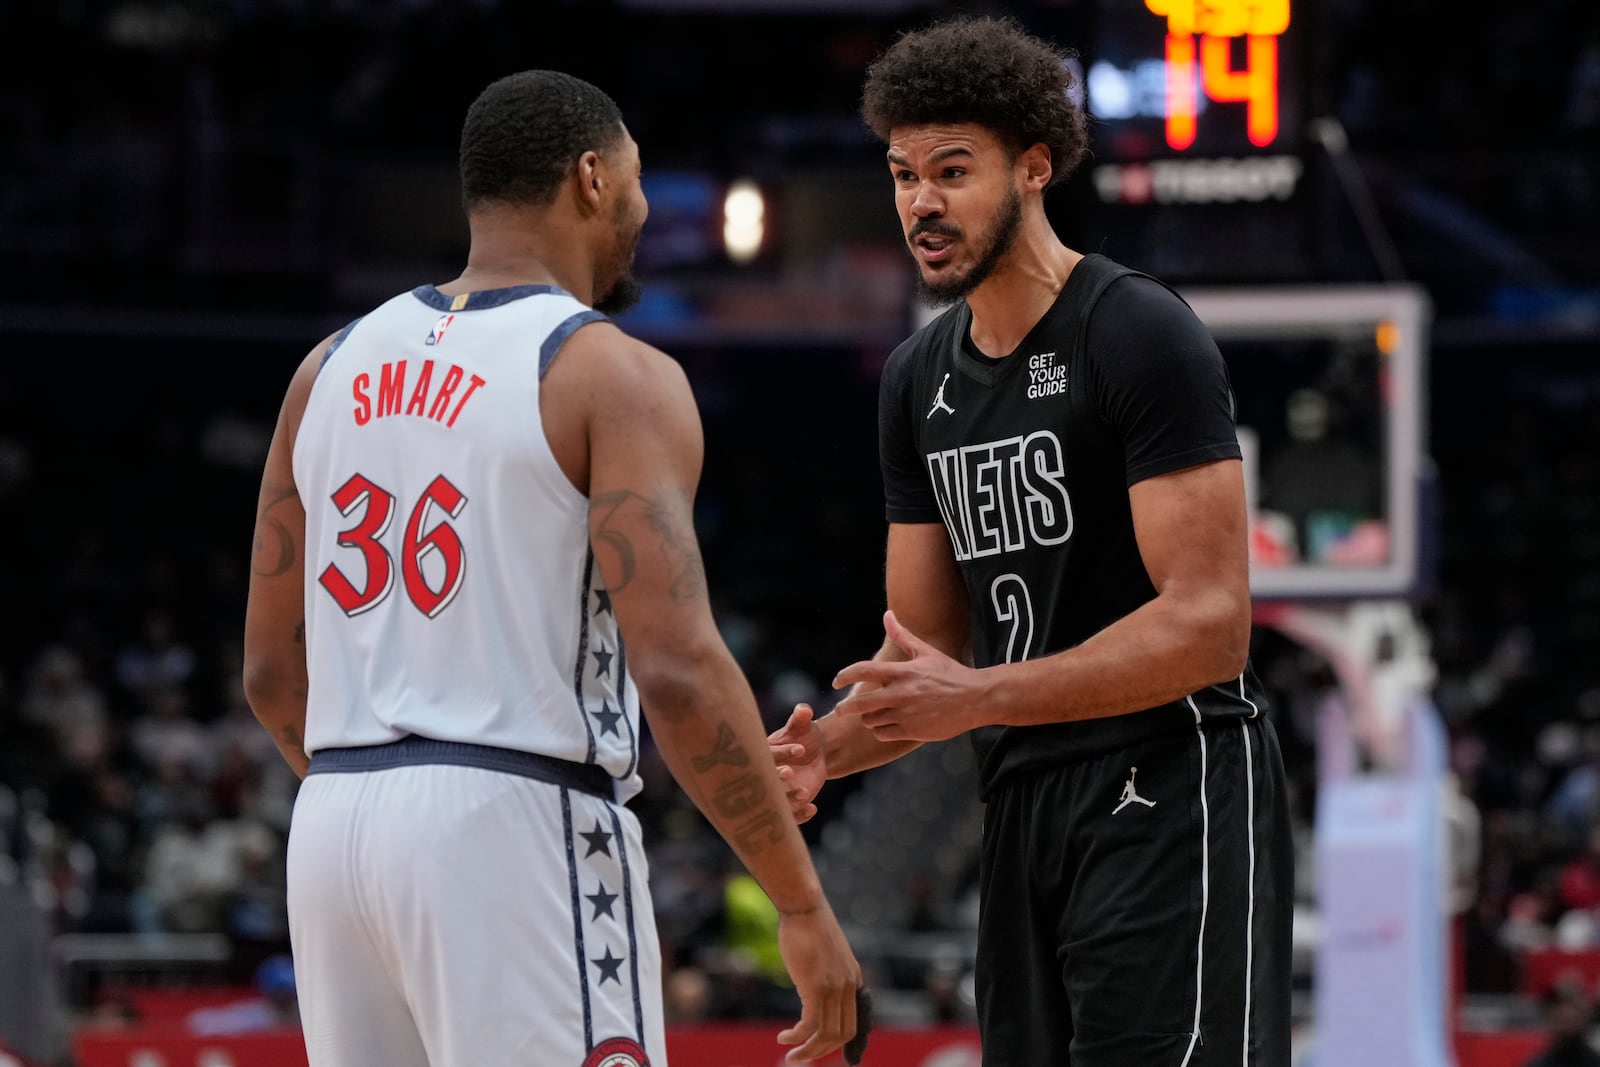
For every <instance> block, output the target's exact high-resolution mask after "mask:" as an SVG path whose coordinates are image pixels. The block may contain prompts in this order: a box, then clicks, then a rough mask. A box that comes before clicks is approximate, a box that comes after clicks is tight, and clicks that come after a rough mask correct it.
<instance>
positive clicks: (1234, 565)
mask: <svg viewBox="0 0 1600 1067" xmlns="http://www.w3.org/2000/svg"><path fill="white" fill-rule="evenodd" d="M1128 496H1129V499H1130V502H1131V505H1132V509H1133V528H1134V535H1135V537H1136V538H1137V539H1138V543H1139V554H1140V556H1141V557H1142V558H1143V560H1144V565H1145V569H1146V571H1148V572H1149V575H1150V580H1151V582H1152V584H1154V585H1155V588H1156V596H1155V599H1153V600H1151V601H1150V602H1149V603H1147V604H1145V605H1144V606H1143V607H1141V608H1139V609H1138V610H1136V611H1134V612H1132V613H1130V614H1129V615H1127V616H1125V617H1123V618H1122V619H1119V620H1118V621H1117V622H1115V623H1113V624H1112V625H1110V626H1108V627H1106V628H1105V629H1104V630H1102V631H1100V632H1099V633H1097V634H1096V635H1094V636H1093V637H1091V638H1090V639H1089V640H1087V641H1085V642H1083V644H1081V645H1079V646H1077V647H1076V648H1073V649H1069V650H1067V651H1065V652H1060V653H1057V654H1056V655H1053V656H1046V657H1044V658H1043V659H1038V660H1031V661H1027V662H1023V663H1016V664H1009V665H1006V666H1004V667H996V668H993V671H994V674H995V678H994V685H993V699H992V704H991V707H992V709H993V710H992V714H990V715H989V716H986V718H988V719H989V721H992V722H996V723H1004V724H1009V725H1027V724H1030V723H1040V722H1056V721H1060V720H1063V719H1094V718H1101V717H1104V716H1107V715H1120V714H1125V713H1128V712H1133V711H1140V710H1143V709H1145V708H1152V707H1156V706H1158V705H1161V704H1165V703H1168V702H1170V701H1173V700H1181V699H1182V698H1184V697H1186V696H1188V695H1189V694H1190V693H1193V692H1195V691H1196V690H1198V689H1203V688H1205V687H1206V686H1208V685H1214V684H1216V683H1218V682H1224V681H1227V680H1228V679H1230V678H1235V677H1237V676H1238V675H1239V673H1240V672H1241V671H1243V670H1244V664H1245V659H1246V657H1247V656H1248V654H1249V650H1250V575H1249V559H1248V549H1247V542H1246V539H1245V507H1244V479H1243V475H1242V468H1241V465H1240V464H1239V462H1238V461H1237V460H1220V461H1217V462H1213V463H1207V464H1204V465H1202V466H1198V467H1190V468H1188V469H1186V470H1181V471H1175V472H1173V473H1171V474H1164V475H1160V476H1158V477H1155V478H1148V479H1146V480H1144V481H1142V482H1139V483H1137V484H1135V485H1134V486H1133V487H1132V488H1131V489H1130V490H1129V491H1128Z"/></svg>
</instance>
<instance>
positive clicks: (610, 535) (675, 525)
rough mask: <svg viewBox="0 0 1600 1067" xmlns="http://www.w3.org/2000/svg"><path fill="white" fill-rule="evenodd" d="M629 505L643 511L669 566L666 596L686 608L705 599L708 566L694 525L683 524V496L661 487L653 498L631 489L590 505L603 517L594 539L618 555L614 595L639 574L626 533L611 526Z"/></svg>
mask: <svg viewBox="0 0 1600 1067" xmlns="http://www.w3.org/2000/svg"><path fill="white" fill-rule="evenodd" d="M630 502H637V504H638V505H639V506H640V507H642V508H643V509H644V515H643V518H644V521H645V523H646V524H647V525H648V526H649V527H650V529H651V530H652V531H653V532H654V533H655V535H656V547H657V548H658V549H660V551H661V555H662V556H663V557H664V558H665V560H666V564H667V595H668V596H670V597H671V598H672V600H673V602H674V603H677V604H686V603H688V602H690V601H692V600H697V599H702V598H704V597H705V595H706V575H705V566H704V564H702V563H701V560H700V548H699V545H698V543H697V542H696V541H695V536H694V524H693V522H692V521H690V522H684V521H683V520H684V518H685V516H684V511H685V507H684V505H683V502H682V500H681V494H679V493H675V492H673V491H672V490H670V489H669V488H668V487H666V486H664V485H662V486H659V487H658V488H657V489H656V492H655V493H654V495H652V496H645V495H644V494H642V493H636V492H634V491H633V490H631V489H617V490H613V491H612V492H609V493H601V494H599V495H598V496H596V497H594V498H593V499H592V500H590V501H589V507H590V509H591V511H595V512H598V513H600V514H601V515H603V518H601V520H600V522H599V524H598V525H597V526H596V527H595V530H594V537H595V539H596V540H599V541H601V542H603V543H605V544H606V545H607V546H609V547H610V548H611V549H612V551H614V552H616V554H617V561H618V566H619V568H620V569H621V573H620V574H618V575H617V576H616V579H615V581H614V582H613V583H612V585H611V592H613V593H620V592H621V591H622V590H623V589H624V588H625V587H626V586H627V585H628V583H629V582H631V581H632V580H633V577H634V575H635V574H636V573H637V572H638V551H637V549H636V548H635V547H634V543H633V539H632V538H630V537H629V536H628V535H627V533H625V532H624V531H622V530H620V529H617V528H615V527H613V526H612V525H611V522H612V520H613V519H614V518H616V516H617V513H618V512H620V511H621V510H622V509H623V507H625V506H627V505H628V504H629V503H630Z"/></svg>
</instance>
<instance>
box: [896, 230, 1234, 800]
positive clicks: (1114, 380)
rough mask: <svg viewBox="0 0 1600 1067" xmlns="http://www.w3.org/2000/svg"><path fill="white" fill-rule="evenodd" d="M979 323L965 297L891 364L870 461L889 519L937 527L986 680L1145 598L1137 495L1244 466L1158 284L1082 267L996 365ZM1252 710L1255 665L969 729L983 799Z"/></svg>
mask: <svg viewBox="0 0 1600 1067" xmlns="http://www.w3.org/2000/svg"><path fill="white" fill-rule="evenodd" d="M971 325H972V312H971V309H970V308H969V307H968V306H967V304H966V302H965V301H963V302H961V303H959V304H957V305H956V306H955V307H953V308H951V309H950V310H949V311H947V312H945V313H944V314H943V315H941V316H939V318H937V319H935V320H934V321H933V322H931V323H929V324H928V325H927V326H926V327H924V328H923V329H921V330H919V331H918V332H917V333H916V334H914V335H912V337H911V338H909V339H908V340H907V341H905V342H904V343H903V344H901V345H900V346H899V347H898V348H896V349H895V351H894V353H893V354H892V355H891V356H890V357H889V361H888V364H887V366H886V367H885V368H884V373H883V379H882V383H881V386H880V392H879V406H878V416H879V419H878V421H879V446H880V458H881V462H882V467H883V480H884V495H885V502H886V511H887V517H888V519H889V521H890V522H891V523H923V522H938V523H942V524H943V525H944V527H945V531H946V533H947V534H948V535H949V537H950V544H951V548H952V549H953V550H954V552H955V557H956V560H957V561H958V563H959V565H960V568H961V573H962V576H963V578H964V580H965V583H966V588H967V595H968V599H969V601H970V604H971V616H972V626H971V630H972V653H973V658H974V661H975V664H976V665H977V666H979V667H987V666H992V665H994V664H998V663H1006V662H1015V661H1018V660H1022V659H1033V658H1038V657H1040V656H1046V655H1049V654H1051V653H1053V652H1059V651H1062V650H1063V649H1067V648H1071V647H1073V646H1074V645H1078V644H1081V643H1082V642H1083V641H1084V640H1086V639H1088V638H1089V637H1091V636H1093V635H1094V634H1095V633H1097V632H1098V631H1100V630H1102V629H1104V628H1105V627H1106V626H1108V625H1110V624H1111V623H1113V622H1115V621H1117V620H1118V619H1120V618H1122V617H1123V616H1125V615H1128V614H1129V613H1131V612H1132V611H1134V610H1135V609H1137V608H1138V607H1139V606H1140V605H1142V604H1144V603H1146V602H1148V601H1150V600H1151V599H1153V598H1154V597H1155V587H1154V586H1153V585H1152V584H1151V582H1150V577H1149V574H1148V573H1147V572H1146V571H1145V568H1144V563H1143V561H1142V560H1141V558H1140V556H1139V547H1138V544H1137V542H1136V541H1135V538H1134V531H1133V518H1132V513H1131V509H1130V506H1129V502H1128V488H1129V486H1131V485H1133V484H1134V483H1136V482H1139V481H1141V480H1143V479H1145V478H1150V477H1153V476H1155V475H1158V474H1165V473H1168V472H1171V471H1175V470H1180V469H1182V468H1185V467H1191V466H1194V465H1196V464H1200V463H1206V462H1209V461H1212V460H1217V459H1226V458H1234V459H1237V458H1239V455H1240V451H1239V442H1238V438H1237V436H1236V434H1235V431H1234V412H1233V394H1232V390H1231V388H1230V386H1229V383H1228V374H1227V369H1226V367H1225V366H1224V364H1223V361H1222V355H1221V353H1220V352H1219V351H1218V350H1217V346H1216V342H1215V341H1214V340H1212V338H1211V335H1210V333H1209V332H1208V331H1207V330H1206V328H1205V326H1204V325H1203V324H1202V323H1201V322H1200V321H1199V319H1198V318H1197V317H1196V316H1195V314H1194V313H1193V312H1192V311H1191V310H1190V309H1189V307H1188V305H1187V304H1185V303H1184V302H1183V300H1182V299H1181V298H1180V297H1179V296H1178V295H1177V294H1176V293H1174V292H1173V291H1172V290H1170V289H1168V288H1167V287H1166V286H1165V285H1163V284H1162V283H1160V282H1158V281H1156V280H1155V279H1154V278H1150V277H1148V276H1147V275H1143V274H1138V273H1136V272H1134V271H1131V270H1129V269H1128V268H1126V267H1122V266H1119V265H1118V264H1116V263H1114V262H1112V261H1111V260H1108V259H1106V258H1104V257H1102V256H1098V255H1091V256H1087V257H1085V258H1084V259H1083V260H1082V261H1080V262H1079V263H1078V265H1077V266H1076V267H1075V268H1073V270H1072V273H1071V274H1070V275H1069V276H1068V278H1067V282H1066V285H1065V286H1064V287H1063V288H1062V290H1061V293H1060V295H1059V296H1058V297H1057V298H1056V301H1055V303H1054V304H1053V305H1052V306H1051V307H1050V309H1049V310H1048V311H1047V312H1046V313H1045V315H1044V317H1043V318H1041V319H1040V320H1039V322H1038V324H1037V325H1035V326H1034V328H1033V329H1032V330H1031V331H1030V332H1029V333H1028V335H1027V337H1025V338H1024V339H1023V341H1022V343H1021V344H1020V345H1019V346H1018V347H1017V349H1016V350H1015V351H1014V352H1013V353H1011V354H1010V355H1007V356H1005V357H1003V358H1000V359H990V358H988V357H986V356H984V355H983V354H982V353H980V352H979V351H978V350H977V348H976V347H975V346H974V345H973V344H972V341H971V337H970V330H971ZM1262 706H1263V701H1262V698H1261V696H1260V694H1259V691H1258V687H1257V685H1256V684H1255V680H1254V677H1253V676H1252V674H1251V672H1250V671H1249V669H1248V668H1247V669H1246V671H1245V673H1244V675H1242V676H1241V677H1240V678H1237V679H1234V680H1232V681H1230V682H1228V683H1226V684H1224V685H1218V686H1212V687H1210V688H1208V689H1204V690H1202V691H1200V692H1197V693H1194V694H1192V695H1190V696H1189V697H1186V698H1185V699H1183V700H1180V701H1175V702H1173V703H1171V704H1168V705H1164V706H1161V707H1158V708H1151V709H1147V710H1144V711H1140V712H1134V713H1132V714H1127V715H1116V716H1110V717H1107V718H1101V719H1091V720H1086V721H1083V722H1072V723H1050V724H1046V725H1041V726H1028V727H985V728H982V729H980V730H977V731H974V733H973V743H974V745H975V746H976V748H977V751H978V755H979V758H980V761H981V765H982V782H983V790H984V793H985V794H986V795H987V793H988V792H989V791H990V790H992V789H993V787H994V786H995V785H996V784H997V783H998V782H999V781H1001V780H1002V779H1003V778H1005V777H1009V776H1010V775H1012V774H1014V773H1016V772H1017V771H1020V770H1024V769H1027V768H1030V767H1036V766H1040V765H1043V764H1053V763H1058V762H1061V761H1063V760H1066V759H1072V758H1075V757H1078V756H1082V755H1086V754H1089V753H1092V752H1096V751H1103V750H1105V749H1107V748H1112V747H1120V746H1122V745H1125V744H1129V743H1131V742H1133V741H1135V740H1138V739H1141V738H1144V737H1148V736H1151V735H1154V734H1156V733H1161V732H1164V731H1167V730H1175V729H1183V728H1190V729H1192V728H1193V726H1194V725H1195V724H1196V723H1197V722H1199V721H1200V720H1201V719H1203V718H1214V717H1216V718H1227V717H1234V718H1237V717H1241V716H1244V717H1247V716H1252V715H1257V714H1259V713H1260V711H1259V709H1261V708H1262Z"/></svg>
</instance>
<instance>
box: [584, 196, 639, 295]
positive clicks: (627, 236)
mask: <svg viewBox="0 0 1600 1067" xmlns="http://www.w3.org/2000/svg"><path fill="white" fill-rule="evenodd" d="M625 206H626V205H625V203H624V202H621V201H619V202H618V204H617V218H616V230H617V243H616V248H615V254H614V255H613V256H612V257H611V260H610V262H609V263H608V264H607V266H608V267H610V270H608V271H607V272H606V273H607V275H608V276H609V277H611V278H613V279H614V280H613V281H612V283H611V285H610V286H609V287H608V288H607V289H606V291H605V292H604V293H602V294H601V295H600V298H599V299H598V300H596V301H595V302H594V309H595V310H596V311H598V312H600V313H601V314H603V315H620V314H622V313H623V312H624V311H627V310H628V309H629V308H631V307H633V305H635V304H637V303H638V302H639V297H640V296H641V295H643V294H642V290H641V289H640V287H639V279H637V278H635V277H634V276H633V257H634V254H635V253H637V252H638V251H639V235H640V234H642V233H643V232H644V226H643V225H642V224H635V223H634V222H633V220H632V219H630V218H629V217H628V216H627V214H625V210H624V209H625Z"/></svg>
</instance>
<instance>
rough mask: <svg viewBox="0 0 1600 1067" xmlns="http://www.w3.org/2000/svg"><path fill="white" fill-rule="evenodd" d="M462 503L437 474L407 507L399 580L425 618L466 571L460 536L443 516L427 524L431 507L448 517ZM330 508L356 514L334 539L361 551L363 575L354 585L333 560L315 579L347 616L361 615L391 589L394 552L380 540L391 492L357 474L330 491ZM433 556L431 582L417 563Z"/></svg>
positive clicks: (443, 603) (391, 508)
mask: <svg viewBox="0 0 1600 1067" xmlns="http://www.w3.org/2000/svg"><path fill="white" fill-rule="evenodd" d="M466 505H467V498H466V497H465V496H462V495H461V490H459V489H457V488H456V487H455V486H453V485H451V484H450V480H449V479H448V478H446V477H445V476H444V475H442V474H441V475H439V476H438V477H437V478H435V479H434V480H433V481H432V482H431V483H430V484H429V485H428V488H427V489H425V490H424V491H423V493H422V497H421V498H420V499H419V500H418V501H417V503H416V506H415V507H413V508H412V509H411V517H410V518H409V519H408V520H406V530H405V537H404V538H403V539H402V541H401V543H400V553H399V555H400V572H401V580H402V581H403V582H404V583H405V587H406V595H407V596H408V597H410V598H411V603H412V604H414V605H415V606H416V609H417V610H418V611H420V612H422V613H423V614H424V615H426V616H427V617H428V618H430V619H431V618H433V617H434V616H436V615H438V614H439V613H440V612H441V611H443V610H444V609H445V608H447V607H449V606H450V601H452V600H454V599H455V596H456V594H457V593H458V592H460V591H461V579H462V578H463V577H464V576H465V575H466V573H467V557H466V552H465V551H464V550H463V549H462V547H461V538H460V536H459V535H458V534H457V533H456V531H455V529H454V528H453V527H452V526H451V525H450V524H449V523H448V522H446V521H445V519H444V518H440V519H439V521H437V522H436V523H434V524H433V525H432V526H431V527H430V526H429V525H428V522H429V520H430V519H431V518H432V517H433V510H434V509H435V508H438V509H440V510H441V511H443V512H444V513H445V516H446V517H448V518H451V519H453V518H456V517H457V516H459V515H460V514H461V509H462V508H464V507H466ZM333 506H334V507H336V508H338V509H339V514H341V515H343V516H345V518H349V517H351V516H352V515H355V514H357V513H359V514H360V519H359V521H357V522H356V524H355V525H354V526H352V527H350V528H349V529H347V530H341V531H339V536H338V542H339V544H340V545H341V546H343V547H345V548H354V549H356V550H357V551H359V552H360V553H361V558H362V559H363V560H364V561H365V562H366V565H367V567H366V570H367V578H366V582H365V583H364V584H363V585H362V586H361V587H360V588H359V589H358V588H357V587H356V585H355V583H354V582H352V581H351V580H350V579H349V578H347V577H346V576H345V573H344V572H343V571H341V570H340V569H339V567H338V565H337V564H333V563H330V564H328V566H327V569H325V570H324V571H323V572H322V576H321V577H320V578H318V579H317V581H319V582H321V583H322V588H324V589H326V590H327V591H328V592H329V593H330V594H331V595H332V596H333V599H334V601H335V602H337V603H338V605H339V607H340V609H341V610H343V611H344V613H345V614H346V615H351V616H355V615H360V614H361V613H362V612H365V611H371V610H372V609H373V608H375V607H377V606H378V605H379V604H381V603H383V601H384V599H385V598H387V597H388V595H389V591H390V590H391V589H393V588H394V570H395V567H394V556H392V555H391V554H390V553H389V550H388V549H387V548H385V547H384V546H383V543H382V538H383V536H384V534H386V533H388V532H389V527H390V525H391V524H393V522H394V514H395V500H394V494H393V493H390V492H388V491H387V490H385V489H384V488H383V487H381V486H378V485H375V484H373V483H372V482H371V481H369V480H368V479H367V478H366V477H365V476H364V475H360V474H357V475H353V476H352V477H351V478H350V480H349V481H347V482H345V483H344V484H343V485H341V486H340V487H339V488H338V489H337V490H336V491H335V492H334V494H333ZM435 554H437V555H438V557H439V563H438V564H436V565H435V567H434V570H435V572H436V574H435V577H439V575H438V573H437V572H439V571H442V572H443V574H442V577H439V580H438V581H437V582H435V583H430V582H429V580H428V579H427V577H425V576H424V575H423V573H422V566H423V564H424V563H425V562H427V560H428V558H429V557H430V556H433V555H435Z"/></svg>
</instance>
